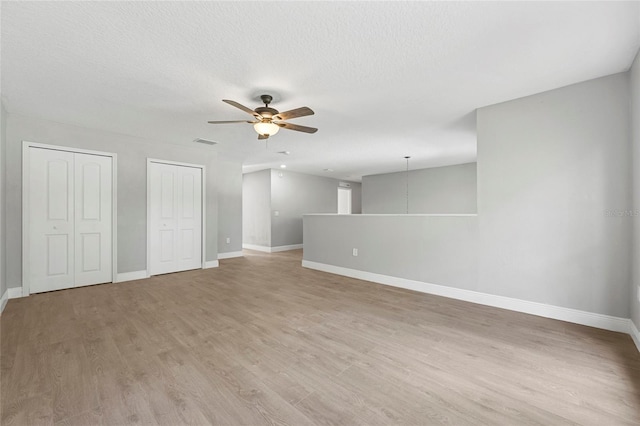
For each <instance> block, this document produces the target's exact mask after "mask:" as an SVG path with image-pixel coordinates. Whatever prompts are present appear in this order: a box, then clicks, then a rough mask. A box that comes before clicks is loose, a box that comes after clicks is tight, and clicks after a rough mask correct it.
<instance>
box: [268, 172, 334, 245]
mask: <svg viewBox="0 0 640 426" xmlns="http://www.w3.org/2000/svg"><path fill="white" fill-rule="evenodd" d="M337 211H338V181H337V180H336V179H331V178H326V177H322V176H313V175H308V174H304V173H295V172H289V171H285V170H271V247H280V246H288V245H295V244H302V215H304V214H308V213H336V212H337ZM276 212H277V216H276Z"/></svg>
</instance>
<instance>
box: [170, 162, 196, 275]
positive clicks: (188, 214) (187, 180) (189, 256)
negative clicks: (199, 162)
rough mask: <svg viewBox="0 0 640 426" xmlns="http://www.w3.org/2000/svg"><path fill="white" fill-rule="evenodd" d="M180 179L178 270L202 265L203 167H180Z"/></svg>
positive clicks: (178, 175)
mask: <svg viewBox="0 0 640 426" xmlns="http://www.w3.org/2000/svg"><path fill="white" fill-rule="evenodd" d="M176 169H177V173H176V174H177V177H178V179H177V181H178V196H179V202H178V239H177V243H178V250H177V253H178V270H179V271H186V270H188V269H197V268H201V267H202V169H198V168H195V167H180V166H176Z"/></svg>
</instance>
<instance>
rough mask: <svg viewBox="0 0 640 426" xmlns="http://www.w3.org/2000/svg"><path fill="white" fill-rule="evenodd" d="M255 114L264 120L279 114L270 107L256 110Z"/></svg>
mask: <svg viewBox="0 0 640 426" xmlns="http://www.w3.org/2000/svg"><path fill="white" fill-rule="evenodd" d="M254 111H255V112H257V113H258V114H260V115H261V116H262V117H264V118H271V117H273V116H274V115H276V114H277V113H278V110H277V109H275V108H270V107H258V108H256V109H254Z"/></svg>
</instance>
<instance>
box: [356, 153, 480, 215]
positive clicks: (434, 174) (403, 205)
mask: <svg viewBox="0 0 640 426" xmlns="http://www.w3.org/2000/svg"><path fill="white" fill-rule="evenodd" d="M408 180H409V198H408V200H409V213H410V214H430V213H448V214H452V213H453V214H465V213H466V214H468V213H476V212H477V180H476V163H469V164H461V165H456V166H445V167H434V168H428V169H419V170H410V171H409V174H408ZM362 212H363V213H364V214H404V213H407V173H406V172H397V173H386V174H380V175H370V176H364V177H363V178H362Z"/></svg>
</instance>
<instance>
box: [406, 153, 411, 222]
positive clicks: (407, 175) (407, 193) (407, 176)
mask: <svg viewBox="0 0 640 426" xmlns="http://www.w3.org/2000/svg"><path fill="white" fill-rule="evenodd" d="M404 158H405V159H406V160H407V172H406V173H405V175H406V178H407V185H406V190H407V191H406V198H407V214H409V158H411V157H410V156H408V155H407V156H406V157H404Z"/></svg>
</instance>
